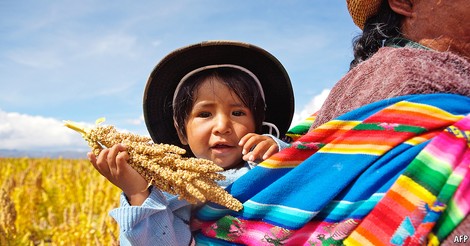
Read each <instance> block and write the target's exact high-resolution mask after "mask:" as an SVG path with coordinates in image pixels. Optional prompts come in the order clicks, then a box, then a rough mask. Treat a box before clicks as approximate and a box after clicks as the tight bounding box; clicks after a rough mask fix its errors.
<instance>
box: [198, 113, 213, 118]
mask: <svg viewBox="0 0 470 246" xmlns="http://www.w3.org/2000/svg"><path fill="white" fill-rule="evenodd" d="M209 116H211V113H209V112H200V113H198V114H197V117H201V118H207V117H209Z"/></svg>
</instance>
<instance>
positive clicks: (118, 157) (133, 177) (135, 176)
mask: <svg viewBox="0 0 470 246" xmlns="http://www.w3.org/2000/svg"><path fill="white" fill-rule="evenodd" d="M88 159H89V160H90V162H91V163H92V164H93V166H94V167H95V169H96V170H97V171H98V172H99V173H100V174H101V175H103V176H104V177H105V178H106V179H108V180H109V181H110V182H111V183H113V184H114V185H115V186H117V187H119V188H120V189H121V190H122V191H123V192H124V194H125V195H126V197H127V200H128V201H129V203H130V204H131V205H142V203H143V202H144V201H145V199H147V197H148V196H149V194H150V193H149V191H148V189H147V188H148V183H147V181H145V179H144V178H143V177H142V176H141V175H140V174H139V173H138V172H137V171H136V170H134V169H133V168H132V167H131V166H130V165H129V164H128V163H127V161H128V160H129V154H128V152H127V147H126V146H124V145H122V144H116V145H114V146H113V147H111V148H108V149H103V150H102V151H101V152H100V154H99V155H98V157H97V156H95V155H94V154H93V153H88Z"/></svg>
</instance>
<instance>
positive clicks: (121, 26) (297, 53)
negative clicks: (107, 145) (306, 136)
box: [0, 0, 360, 150]
mask: <svg viewBox="0 0 470 246" xmlns="http://www.w3.org/2000/svg"><path fill="white" fill-rule="evenodd" d="M359 32H360V30H359V29H358V28H357V27H356V26H354V24H353V23H352V21H351V19H350V16H349V14H348V12H347V9H346V1H331V0H316V1H312V0H289V1H281V0H271V1H268V0H255V1H253V0H238V1H227V0H200V1H196V0H174V1H162V0H153V1H150V0H143V1H122V0H116V1H98V0H84V1H70V0H63V1H33V0H18V1H0V75H1V76H0V91H1V96H0V149H22V150H33V149H34V150H66V149H80V148H81V149H84V148H87V146H86V143H85V142H84V141H83V140H82V139H81V138H80V136H79V135H78V134H76V133H74V132H71V131H70V130H69V129H66V128H65V127H63V125H62V121H63V120H73V121H77V122H81V123H83V124H92V123H93V122H94V121H95V120H96V119H97V118H99V117H106V119H107V120H106V123H107V124H112V125H115V126H116V127H118V128H119V129H123V130H128V131H132V132H135V133H139V134H147V131H146V127H145V124H144V122H143V118H142V93H143V90H144V87H145V83H146V81H147V77H148V75H149V73H150V72H151V70H152V69H153V67H154V66H155V65H156V64H157V63H158V61H159V60H160V59H162V58H163V57H164V56H165V55H166V54H168V53H169V52H171V51H172V50H174V49H176V48H179V47H182V46H186V45H189V44H193V43H197V42H200V41H204V40H214V39H224V40H228V39H229V40H239V41H244V42H249V43H252V44H255V45H257V46H260V47H262V48H264V49H266V50H267V51H269V52H270V53H272V54H273V55H274V56H276V57H277V58H278V59H279V60H280V61H281V63H283V64H284V66H285V68H286V70H287V72H288V73H289V75H290V77H291V80H292V84H293V88H294V95H295V97H296V98H295V102H296V118H295V119H294V121H298V119H299V118H302V117H303V116H305V114H306V113H313V111H315V110H316V109H317V108H318V107H319V105H321V102H322V100H323V99H324V97H325V95H326V94H327V92H328V89H330V88H331V87H332V86H333V85H334V83H335V82H336V81H338V80H339V79H340V78H341V77H342V76H343V75H344V74H345V73H346V72H347V70H348V66H349V62H350V60H351V59H352V52H351V40H352V39H353V38H354V37H355V36H356V35H358V34H359Z"/></svg>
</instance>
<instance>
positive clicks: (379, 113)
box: [191, 94, 470, 245]
mask: <svg viewBox="0 0 470 246" xmlns="http://www.w3.org/2000/svg"><path fill="white" fill-rule="evenodd" d="M312 120H313V119H308V120H307V121H306V122H303V123H301V124H299V125H298V126H296V127H293V128H292V129H291V130H290V136H291V137H292V138H293V141H292V143H291V146H290V147H289V148H287V149H285V150H283V151H281V152H279V153H277V154H276V155H274V156H272V157H271V158H269V159H268V160H266V161H264V162H262V163H260V164H259V165H258V166H257V167H256V168H254V169H253V170H251V171H250V172H248V173H247V174H246V175H244V176H242V177H241V178H240V179H239V180H237V181H236V182H234V183H233V184H232V185H231V186H229V187H228V188H227V189H228V190H229V191H230V193H231V194H232V195H234V196H235V197H236V198H237V199H239V200H240V201H241V202H243V205H244V208H243V210H241V211H240V212H234V211H230V210H228V209H225V208H222V207H220V206H218V205H216V204H207V205H205V206H203V207H202V208H201V209H200V210H199V211H198V212H197V213H196V214H195V216H193V217H194V219H193V221H192V223H191V224H192V228H193V230H195V231H196V241H197V244H198V245H342V244H345V245H367V244H373V245H422V244H426V243H428V244H433V245H437V244H439V242H440V241H441V240H442V239H443V238H445V237H446V236H447V235H448V234H449V233H450V232H451V231H452V230H453V229H454V228H455V227H456V226H457V225H458V224H459V222H460V221H461V220H462V219H463V218H464V217H465V216H466V215H468V213H469V210H470V172H469V168H470V140H469V139H470V98H468V97H464V96H458V95H452V94H428V95H410V96H402V97H397V98H392V99H387V100H383V101H379V102H376V103H372V104H369V105H366V106H363V107H361V108H359V109H357V110H354V111H351V112H349V113H347V114H344V115H342V116H340V117H338V118H336V119H335V120H332V121H330V122H327V123H325V124H323V125H321V126H320V127H318V128H316V129H315V130H313V131H310V132H307V131H308V128H309V125H310V124H309V122H310V123H311V122H312Z"/></svg>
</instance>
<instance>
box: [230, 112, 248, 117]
mask: <svg viewBox="0 0 470 246" xmlns="http://www.w3.org/2000/svg"><path fill="white" fill-rule="evenodd" d="M232 115H234V116H243V115H246V114H245V112H243V111H233V112H232Z"/></svg>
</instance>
